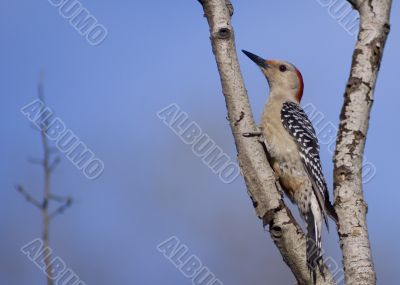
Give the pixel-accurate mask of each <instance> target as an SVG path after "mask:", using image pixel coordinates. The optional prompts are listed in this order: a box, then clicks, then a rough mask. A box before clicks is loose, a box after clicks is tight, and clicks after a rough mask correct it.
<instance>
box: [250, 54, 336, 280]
mask: <svg viewBox="0 0 400 285" xmlns="http://www.w3.org/2000/svg"><path fill="white" fill-rule="evenodd" d="M243 52H244V53H245V54H246V55H247V56H248V57H249V58H250V59H251V60H252V61H254V62H255V63H256V64H257V65H258V66H259V67H260V68H261V71H262V72H263V74H264V75H265V76H266V78H267V80H268V84H269V87H270V93H269V99H268V102H267V104H266V105H265V107H264V112H263V114H262V120H261V130H262V134H263V136H264V140H265V145H266V148H267V150H268V156H269V160H270V163H271V166H272V168H273V169H274V171H275V173H276V176H277V177H278V178H279V182H280V184H281V186H282V188H283V189H284V191H285V193H286V195H287V196H288V197H289V198H290V200H291V201H292V202H293V203H295V204H296V205H297V206H298V208H299V211H300V214H301V216H302V218H303V219H304V221H305V223H306V227H307V242H306V256H307V266H308V269H309V270H310V273H312V275H311V277H312V280H313V283H315V282H316V266H317V265H318V267H319V269H320V271H321V274H322V267H321V266H322V253H321V232H322V220H324V221H325V223H326V226H327V227H328V221H327V215H329V216H330V217H331V218H332V219H333V220H335V221H337V215H336V213H335V210H334V208H333V207H332V205H331V203H330V202H329V193H328V189H327V185H326V182H325V178H324V175H323V173H322V168H321V162H320V158H319V144H318V139H317V136H316V134H315V130H314V128H313V126H312V123H311V121H310V120H309V119H308V117H307V115H306V113H305V112H304V111H303V109H302V108H301V107H300V105H299V104H300V100H301V97H302V95H303V87H304V85H303V78H302V76H301V73H300V72H299V70H298V69H297V68H296V67H295V66H294V65H292V64H290V63H288V62H284V61H278V60H264V59H262V58H261V57H259V56H256V55H254V54H252V53H250V52H247V51H243Z"/></svg>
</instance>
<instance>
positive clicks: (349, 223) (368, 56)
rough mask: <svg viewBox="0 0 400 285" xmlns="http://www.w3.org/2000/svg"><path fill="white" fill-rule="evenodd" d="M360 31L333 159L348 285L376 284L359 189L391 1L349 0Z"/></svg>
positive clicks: (363, 205) (340, 233)
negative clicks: (355, 14)
mask: <svg viewBox="0 0 400 285" xmlns="http://www.w3.org/2000/svg"><path fill="white" fill-rule="evenodd" d="M349 2H350V3H351V4H352V5H353V7H354V8H355V9H357V10H358V12H359V13H360V32H359V35H358V40H357V43H356V47H355V50H354V53H353V62H352V66H351V73H350V77H349V81H348V84H347V86H346V90H345V94H344V104H343V107H342V111H341V115H340V125H339V131H338V136H337V144H336V152H335V155H334V187H335V191H334V194H335V209H336V212H337V214H338V216H339V225H338V231H339V238H340V245H341V248H342V253H343V263H344V269H345V277H346V284H351V285H356V284H368V285H369V284H375V283H376V275H375V270H374V265H373V262H372V254H371V247H370V242H369V237H368V228H367V223H366V213H367V204H366V203H365V201H364V197H363V191H362V175H361V174H362V172H361V170H362V161H363V154H364V146H365V140H366V135H367V130H368V120H369V114H370V110H371V106H372V101H373V93H374V88H375V84H376V79H377V75H378V71H379V67H380V62H381V59H382V55H383V49H384V46H385V42H386V38H387V35H388V33H389V28H390V26H389V16H390V9H391V5H392V1H391V0H368V1H366V0H351V1H350V0H349Z"/></svg>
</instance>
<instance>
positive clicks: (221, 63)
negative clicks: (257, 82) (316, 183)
mask: <svg viewBox="0 0 400 285" xmlns="http://www.w3.org/2000/svg"><path fill="white" fill-rule="evenodd" d="M199 2H200V3H201V4H202V6H203V9H204V13H205V17H206V18H207V20H208V24H209V27H210V35H211V44H212V50H213V53H214V55H215V59H216V62H217V66H218V71H219V74H220V79H221V84H222V92H223V94H224V97H225V101H226V106H227V110H228V119H229V122H230V126H231V129H232V133H233V136H234V139H235V144H236V149H237V152H238V160H239V164H240V167H241V170H242V173H243V176H244V180H245V182H246V186H247V190H248V194H249V196H250V198H251V200H252V202H253V206H254V208H255V210H256V213H257V216H258V217H259V218H260V219H262V221H263V224H264V226H267V225H268V226H269V229H270V235H271V238H272V239H273V241H274V242H275V245H276V246H277V248H278V249H279V251H280V253H281V255H282V257H283V260H284V261H285V262H286V264H287V265H288V266H289V267H290V269H291V270H292V272H293V274H294V276H295V278H296V280H297V282H298V284H299V285H306V284H311V281H310V274H309V272H308V269H307V266H306V256H305V255H306V247H305V243H306V239H305V236H304V234H303V232H302V230H301V228H300V227H299V225H298V224H297V222H296V221H295V219H294V218H293V217H292V214H291V213H290V211H289V209H288V208H287V207H286V205H285V204H284V201H283V199H282V195H281V194H280V192H279V191H278V190H277V188H276V184H275V183H276V179H275V175H274V173H273V171H272V169H271V167H270V165H269V163H268V160H267V157H266V154H265V152H264V149H263V147H262V145H261V144H260V143H259V142H258V139H257V138H246V137H243V133H246V132H252V131H257V126H256V124H255V122H254V119H253V115H252V111H251V108H250V104H249V100H248V97H247V91H246V89H245V86H244V82H243V78H242V75H241V72H240V67H239V63H238V60H237V54H236V47H235V42H234V31H233V27H232V25H231V16H232V15H233V6H232V4H231V3H230V1H229V0H202V1H199ZM324 273H325V277H326V279H325V280H324V279H323V278H322V277H321V275H320V274H319V273H318V276H317V284H319V285H322V284H334V282H333V281H332V278H331V273H330V272H329V271H328V269H327V268H326V267H324Z"/></svg>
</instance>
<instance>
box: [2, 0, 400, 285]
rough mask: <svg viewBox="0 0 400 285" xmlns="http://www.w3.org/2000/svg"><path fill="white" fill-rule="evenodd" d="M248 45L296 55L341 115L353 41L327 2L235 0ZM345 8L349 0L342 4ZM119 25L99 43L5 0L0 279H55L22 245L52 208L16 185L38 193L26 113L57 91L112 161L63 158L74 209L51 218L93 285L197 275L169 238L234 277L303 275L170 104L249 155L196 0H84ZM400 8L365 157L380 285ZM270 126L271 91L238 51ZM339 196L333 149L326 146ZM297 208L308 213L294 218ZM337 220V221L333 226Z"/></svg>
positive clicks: (393, 280)
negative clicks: (180, 262)
mask: <svg viewBox="0 0 400 285" xmlns="http://www.w3.org/2000/svg"><path fill="white" fill-rule="evenodd" d="M232 2H233V4H234V7H235V14H234V17H233V25H234V28H235V33H236V44H237V48H238V49H246V50H249V51H252V52H254V53H256V54H259V55H260V56H263V57H265V58H278V59H285V60H287V61H290V62H292V63H294V64H295V65H296V66H297V67H298V68H299V69H300V70H301V71H302V74H303V77H304V81H305V93H304V97H303V101H304V104H307V103H309V102H312V103H313V104H314V105H315V106H316V107H317V109H318V110H319V111H320V112H322V113H323V114H324V115H325V120H326V121H327V122H329V121H330V122H332V123H333V124H334V125H337V123H338V117H339V112H340V109H341V105H342V103H343V91H344V87H345V84H346V80H347V78H348V74H349V69H350V64H351V56H352V52H353V47H354V42H355V38H354V37H353V36H351V35H349V34H348V33H347V32H346V31H345V30H344V29H343V28H342V27H341V26H340V25H339V24H338V23H337V21H336V20H335V19H333V18H332V17H331V16H330V14H329V11H328V9H327V8H325V7H322V6H321V5H320V4H319V2H318V1H317V0H314V1H289V0H280V1H259V0H256V1H232ZM339 2H340V1H339ZM82 4H83V6H84V7H85V8H87V9H88V10H89V11H90V12H91V13H92V14H93V15H94V16H95V17H96V18H97V19H98V21H99V22H100V23H101V24H103V25H104V26H105V27H106V28H107V30H108V37H107V38H106V40H105V41H104V42H103V43H102V44H100V45H99V46H91V45H89V44H88V42H87V41H86V40H85V38H84V37H82V36H81V35H79V33H78V32H77V31H76V30H75V29H74V28H73V27H72V26H71V25H70V24H69V22H68V20H66V19H64V18H63V17H62V16H60V14H59V12H58V10H57V8H56V7H53V6H52V5H50V4H49V2H48V1H46V0H41V1H28V0H20V1H15V0H1V1H0V32H1V37H0V45H1V50H2V52H1V53H0V62H1V64H0V78H1V80H0V82H1V84H0V93H1V97H0V98H1V101H0V116H1V121H2V122H3V123H2V143H1V146H2V147H1V148H0V153H1V157H2V159H0V187H1V191H0V229H1V231H0V237H1V238H0V239H1V243H0V252H1V254H0V284H4V285H42V284H45V276H44V275H43V273H42V272H41V271H40V270H39V269H38V268H37V267H36V266H35V265H34V264H33V263H31V262H30V261H29V260H28V259H27V257H26V256H24V255H23V254H22V253H21V252H20V248H21V247H22V246H23V245H24V244H26V243H28V242H29V241H31V240H33V239H35V238H38V237H40V234H41V215H40V212H39V211H38V210H37V209H35V208H34V207H32V205H30V204H28V203H27V202H26V201H25V200H24V199H23V198H22V197H21V195H20V194H19V193H17V192H16V191H15V188H14V186H15V185H16V184H19V183H20V184H22V185H24V186H25V187H26V189H28V191H30V193H32V195H34V196H35V197H40V195H41V191H42V190H41V189H42V187H43V175H42V169H41V168H40V167H38V166H36V165H32V164H30V163H28V161H27V158H28V157H40V156H42V147H41V144H40V137H39V133H38V132H36V131H34V130H32V129H31V128H30V123H29V121H28V120H27V119H26V118H25V117H24V116H23V115H22V114H21V112H20V109H21V108H22V107H23V106H24V105H26V104H28V103H29V102H31V101H32V100H34V99H35V98H36V96H37V79H38V75H39V72H40V70H44V74H45V76H44V85H45V96H46V99H47V103H48V106H49V107H50V108H51V109H53V110H54V111H55V112H56V114H57V116H58V117H60V118H61V119H62V120H63V121H64V122H65V124H66V125H67V127H68V128H70V129H71V130H73V132H74V133H75V134H76V135H77V136H78V137H79V138H80V139H81V140H82V141H83V142H84V143H85V144H86V145H87V146H88V147H89V148H90V149H91V150H92V151H93V152H94V153H95V154H96V155H97V156H98V157H99V158H101V159H102V160H103V161H104V164H105V171H104V173H103V174H102V175H101V176H100V177H99V178H98V179H97V180H94V181H92V180H88V179H87V178H86V177H85V176H84V175H83V174H82V173H81V171H79V170H78V169H76V168H75V166H74V165H73V164H72V163H71V162H70V161H68V160H67V159H66V158H65V157H64V156H63V155H61V157H62V162H61V164H60V166H59V167H58V168H57V170H56V172H55V173H54V175H53V177H52V181H51V185H52V190H53V191H54V192H55V193H58V194H65V195H71V196H72V197H73V198H74V203H73V206H72V207H71V208H70V209H68V210H67V212H66V213H65V214H63V215H61V216H59V217H57V218H56V219H55V220H54V221H53V223H52V225H51V233H50V239H51V247H52V249H53V250H54V253H55V255H57V256H60V257H61V258H62V259H63V260H64V261H65V262H66V264H67V265H68V267H69V268H71V269H72V270H73V271H74V272H75V273H76V274H77V275H79V277H80V278H81V279H82V280H83V281H84V282H85V283H86V284H87V285H90V284H96V285H108V284H140V285H141V284H144V285H147V284H179V285H181V284H182V285H185V284H190V282H191V281H190V280H189V279H187V278H186V277H184V276H183V275H182V274H181V273H180V272H179V270H177V269H176V268H175V267H174V266H173V265H172V264H171V263H170V262H169V261H168V260H167V259H165V258H164V257H163V255H162V254H160V253H159V252H158V251H157V249H156V246H157V244H159V243H160V242H162V241H164V240H166V239H167V238H169V237H170V236H177V237H178V238H179V239H180V240H181V241H182V243H184V244H186V245H187V246H188V248H189V251H190V253H192V254H196V255H197V256H198V257H199V258H200V259H201V261H202V262H203V264H204V265H206V266H207V267H208V268H209V269H210V270H211V271H212V272H213V273H214V274H215V275H216V276H217V277H218V278H219V279H220V280H221V281H222V282H223V283H224V284H225V285H228V284H230V285H239V284H254V285H256V284H260V285H261V284H294V279H293V277H292V274H291V273H290V271H289V270H288V268H287V267H286V265H285V264H284V263H283V261H282V258H281V256H280V255H279V253H278V251H277V249H276V248H275V246H274V244H273V242H272V241H271V239H270V237H269V234H268V232H266V231H264V230H263V228H262V226H261V222H260V221H259V220H258V219H257V218H256V216H255V212H254V209H253V207H252V204H251V201H250V199H249V197H248V195H247V193H246V188H245V186H244V183H243V180H242V178H241V177H239V178H238V179H236V180H235V181H234V182H233V183H231V184H224V183H222V182H221V181H220V180H219V178H218V176H217V175H215V174H214V173H213V172H212V171H211V170H210V169H209V168H208V167H207V166H205V165H204V164H203V163H202V162H201V159H199V158H198V157H196V156H195V155H194V154H193V153H192V152H191V149H190V146H188V145H185V144H184V143H183V142H181V140H180V139H179V137H177V136H176V135H175V134H174V133H173V132H172V131H171V130H170V129H169V128H168V127H167V126H165V125H164V124H163V123H162V121H161V120H160V119H159V118H157V116H156V113H157V112H158V111H159V110H161V109H162V108H164V107H165V106H167V105H169V104H171V103H176V104H178V105H179V106H180V108H181V109H182V110H183V111H185V112H187V113H188V114H189V119H190V120H193V121H195V122H197V123H198V124H199V125H200V126H201V128H202V129H203V131H204V132H205V133H207V134H208V135H209V136H210V137H211V138H212V139H213V140H214V141H215V142H216V143H217V144H218V145H219V146H220V147H221V148H222V149H223V150H224V151H225V152H226V153H227V154H229V156H231V157H232V158H233V159H234V158H235V157H236V150H235V148H234V143H233V139H232V135H231V131H230V129H229V125H228V122H227V120H226V118H225V117H226V109H225V102H224V98H223V95H222V93H221V87H220V82H219V77H218V73H217V69H216V65H215V60H214V57H213V54H212V52H211V47H210V41H209V30H208V26H207V23H206V20H205V18H203V17H202V15H203V11H202V9H201V6H200V5H199V4H198V3H197V1H195V0H193V1H172V2H171V1H158V2H155V1H123V0H119V1H116V0H114V1H88V0H84V1H82ZM399 11H400V4H399V2H398V1H394V4H393V8H392V19H391V20H392V21H391V22H392V30H391V33H390V37H389V39H388V42H387V45H386V49H385V54H384V59H383V62H382V66H381V71H380V74H379V79H378V84H377V87H376V92H375V101H374V106H373V110H372V113H371V124H370V130H369V133H368V140H367V146H366V156H367V157H368V161H370V162H371V163H373V164H374V165H375V167H376V170H377V172H376V175H375V177H374V178H373V179H372V180H371V181H369V182H368V183H367V184H365V185H364V191H365V197H366V201H367V203H368V205H369V210H368V224H369V231H370V236H371V243H372V248H373V255H374V262H375V265H376V269H377V273H378V284H385V285H391V284H399V280H400V272H399V270H398V262H397V258H398V256H400V247H399V245H398V237H399V234H400V230H399V228H400V227H399V223H398V221H397V218H396V217H398V216H399V215H400V207H399V206H398V201H399V200H400V192H399V191H398V189H397V188H398V186H397V185H394V183H392V181H391V179H390V178H391V177H397V176H398V165H397V161H398V160H399V152H398V150H397V149H398V141H399V139H400V138H399V132H398V122H397V121H398V120H397V119H396V115H397V114H398V106H399V103H400V99H399V97H398V94H397V92H396V90H397V88H396V84H397V82H398V76H399V73H398V71H397V68H398V66H399V59H400V57H399V48H400V41H399V38H400V31H399V27H400V17H399V16H400V15H399ZM239 61H240V64H241V69H242V73H243V76H244V79H245V83H246V88H247V90H248V92H249V97H250V100H251V104H252V107H253V111H254V115H255V118H256V119H257V121H258V120H259V117H260V114H261V111H262V106H263V104H264V102H265V100H266V98H267V94H268V88H267V83H266V81H265V79H264V78H263V76H262V74H261V72H260V71H259V70H258V68H257V67H256V66H255V65H254V63H252V62H251V61H250V60H249V59H248V58H246V57H245V56H244V55H243V54H241V53H240V54H239ZM321 158H322V161H323V168H324V172H325V175H326V178H327V181H328V185H329V186H330V187H329V188H330V191H331V190H332V154H331V153H330V152H329V150H328V147H327V146H322V147H321ZM295 212H297V210H296V211H295ZM332 228H333V227H332ZM323 242H324V247H325V251H326V252H327V255H329V256H332V257H333V258H334V259H335V260H336V261H337V262H338V263H340V262H341V255H340V250H339V246H338V236H337V233H336V231H335V230H333V231H331V232H330V233H329V234H327V233H325V235H324V239H323Z"/></svg>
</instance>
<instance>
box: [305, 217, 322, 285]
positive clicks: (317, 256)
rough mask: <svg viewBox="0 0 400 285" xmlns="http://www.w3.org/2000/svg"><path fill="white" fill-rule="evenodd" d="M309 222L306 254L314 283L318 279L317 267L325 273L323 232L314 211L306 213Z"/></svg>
mask: <svg viewBox="0 0 400 285" xmlns="http://www.w3.org/2000/svg"><path fill="white" fill-rule="evenodd" d="M306 223H307V241H306V256H307V267H308V270H309V271H310V275H311V278H312V282H313V284H316V280H317V271H316V270H317V267H318V268H319V271H320V272H321V275H323V270H322V255H321V232H320V227H318V225H317V223H316V220H315V218H314V215H313V213H312V211H309V213H308V214H307V215H306Z"/></svg>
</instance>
